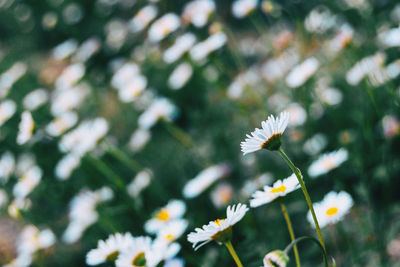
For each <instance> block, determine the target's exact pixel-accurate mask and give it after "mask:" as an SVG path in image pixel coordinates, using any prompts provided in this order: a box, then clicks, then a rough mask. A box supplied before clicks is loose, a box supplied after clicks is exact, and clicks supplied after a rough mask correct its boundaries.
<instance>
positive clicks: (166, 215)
mask: <svg viewBox="0 0 400 267" xmlns="http://www.w3.org/2000/svg"><path fill="white" fill-rule="evenodd" d="M156 218H157V219H159V220H160V221H164V222H165V221H168V219H169V218H170V216H169V213H168V211H167V210H166V209H162V210H160V211H159V212H158V214H157V215H156Z"/></svg>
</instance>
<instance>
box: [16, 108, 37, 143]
mask: <svg viewBox="0 0 400 267" xmlns="http://www.w3.org/2000/svg"><path fill="white" fill-rule="evenodd" d="M34 129H35V122H34V121H33V118H32V115H31V113H30V112H29V111H24V112H23V113H22V115H21V122H20V123H19V127H18V135H17V144H18V145H23V144H25V143H27V142H28V141H29V140H30V139H31V137H32V134H33V130H34Z"/></svg>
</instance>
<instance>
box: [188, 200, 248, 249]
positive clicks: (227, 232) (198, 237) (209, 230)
mask: <svg viewBox="0 0 400 267" xmlns="http://www.w3.org/2000/svg"><path fill="white" fill-rule="evenodd" d="M248 210H249V208H247V206H246V204H241V203H239V204H238V205H237V206H235V205H233V206H228V208H227V209H226V219H217V220H215V221H210V222H209V223H208V224H207V225H203V227H202V228H196V229H195V232H191V233H190V234H189V235H188V241H189V242H191V243H193V248H194V249H195V250H197V249H199V248H200V247H202V246H203V245H205V244H207V243H209V242H211V241H212V240H214V241H216V242H218V243H224V242H227V241H229V240H230V238H231V235H232V226H233V225H234V224H236V223H237V222H239V221H240V220H241V219H242V218H243V217H244V215H245V214H246V212H247V211H248Z"/></svg>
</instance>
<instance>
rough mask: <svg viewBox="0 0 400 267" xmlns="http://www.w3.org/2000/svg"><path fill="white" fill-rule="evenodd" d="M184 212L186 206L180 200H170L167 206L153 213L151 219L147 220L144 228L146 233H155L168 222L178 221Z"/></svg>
mask: <svg viewBox="0 0 400 267" xmlns="http://www.w3.org/2000/svg"><path fill="white" fill-rule="evenodd" d="M185 211H186V204H185V202H183V201H182V200H176V199H174V200H170V201H169V202H168V204H167V205H166V206H165V207H163V208H161V209H159V210H158V211H157V212H155V214H154V216H153V218H151V219H150V220H148V221H147V222H146V223H145V225H144V228H145V230H146V232H148V233H157V232H158V231H159V230H160V229H161V228H163V227H165V226H166V225H167V223H168V222H170V221H172V220H175V219H180V218H181V217H182V216H183V214H184V213H185Z"/></svg>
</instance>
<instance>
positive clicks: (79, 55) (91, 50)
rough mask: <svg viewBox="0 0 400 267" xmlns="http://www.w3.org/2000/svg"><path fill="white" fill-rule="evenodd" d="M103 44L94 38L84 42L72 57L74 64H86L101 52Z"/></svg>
mask: <svg viewBox="0 0 400 267" xmlns="http://www.w3.org/2000/svg"><path fill="white" fill-rule="evenodd" d="M100 47H101V42H100V40H99V39H98V38H95V37H92V38H89V39H87V40H86V41H84V42H83V43H82V44H81V45H80V46H79V48H78V50H77V51H76V52H75V54H73V55H72V58H71V61H72V62H76V63H78V62H85V61H87V60H88V59H89V58H90V57H92V56H93V55H94V54H95V53H97V52H98V51H99V50H100Z"/></svg>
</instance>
